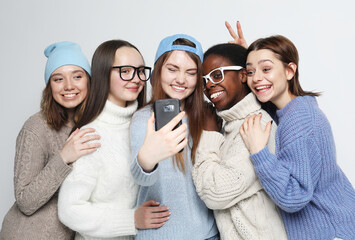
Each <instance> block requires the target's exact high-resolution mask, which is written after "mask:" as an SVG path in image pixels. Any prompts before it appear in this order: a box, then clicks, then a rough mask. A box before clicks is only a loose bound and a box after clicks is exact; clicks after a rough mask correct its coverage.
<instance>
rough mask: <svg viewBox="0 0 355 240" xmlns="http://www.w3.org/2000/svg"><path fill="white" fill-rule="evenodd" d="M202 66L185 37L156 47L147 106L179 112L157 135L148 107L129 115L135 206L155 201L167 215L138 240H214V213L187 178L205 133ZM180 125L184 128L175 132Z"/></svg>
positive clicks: (197, 51)
mask: <svg viewBox="0 0 355 240" xmlns="http://www.w3.org/2000/svg"><path fill="white" fill-rule="evenodd" d="M202 61H203V51H202V48H201V44H200V43H199V42H198V41H196V40H195V39H194V38H192V37H190V36H188V35H183V34H177V35H173V36H169V37H166V38H165V39H163V40H162V41H161V42H160V44H159V47H158V50H157V54H156V57H155V61H154V63H155V64H154V71H153V75H152V100H151V103H153V102H154V101H155V100H158V99H164V98H177V99H179V100H180V104H181V108H182V110H183V112H181V113H180V114H179V115H178V116H176V117H175V118H174V119H173V120H171V121H170V122H169V123H168V124H167V125H166V126H164V127H163V128H161V129H160V130H159V131H155V130H154V115H153V114H152V112H153V109H152V105H151V104H149V105H147V106H146V107H144V108H142V109H140V110H138V111H137V112H136V113H135V114H134V115H133V119H132V122H131V139H130V140H131V147H132V148H131V151H132V157H133V162H132V165H131V172H132V175H133V177H134V179H135V180H136V182H137V183H138V184H139V185H141V187H140V189H139V193H138V203H137V204H138V205H140V204H142V203H143V202H144V201H147V200H155V201H156V202H159V203H160V204H161V205H162V206H167V207H169V211H170V213H171V214H170V217H169V220H168V221H167V222H165V223H164V225H163V226H162V227H160V228H157V229H144V230H139V231H138V233H137V235H136V239H169V240H173V239H177V240H180V239H196V240H202V239H218V237H217V236H216V235H218V231H217V227H216V224H215V221H214V217H213V213H212V211H211V210H209V209H208V208H207V207H206V205H205V203H204V202H203V201H202V200H201V199H200V197H199V196H198V195H197V193H196V189H195V186H194V183H193V180H192V175H191V168H192V165H193V161H194V158H195V153H196V148H197V145H198V142H199V139H200V137H201V133H202V130H203V122H202V121H201V120H202V119H203V113H204V112H203V108H204V102H203V82H202V65H201V64H202ZM184 116H185V117H184ZM180 120H182V122H183V124H182V125H181V126H180V127H178V128H176V129H175V130H174V129H173V128H174V127H175V125H176V124H177V123H178V122H179V121H180ZM183 148H184V151H183V152H182V153H179V151H180V150H181V149H183Z"/></svg>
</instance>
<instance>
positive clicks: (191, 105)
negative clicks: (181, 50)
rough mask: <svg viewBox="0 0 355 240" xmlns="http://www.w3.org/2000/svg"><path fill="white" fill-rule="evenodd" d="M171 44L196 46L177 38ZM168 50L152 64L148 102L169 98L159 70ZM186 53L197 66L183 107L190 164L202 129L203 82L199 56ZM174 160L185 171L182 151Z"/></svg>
mask: <svg viewBox="0 0 355 240" xmlns="http://www.w3.org/2000/svg"><path fill="white" fill-rule="evenodd" d="M173 45H186V46H190V47H196V46H195V44H194V43H193V42H191V41H189V40H187V39H184V38H179V39H177V40H175V41H174V42H173ZM171 53H172V52H171V51H170V52H166V53H164V54H163V55H161V56H160V57H159V58H158V60H157V61H156V62H155V64H154V71H153V75H152V99H151V101H150V102H149V103H153V102H154V101H156V100H158V99H165V98H169V96H168V95H167V94H166V93H165V92H164V90H163V88H162V85H161V70H162V67H163V65H164V63H165V62H166V61H167V60H168V58H169V56H170V55H171ZM186 53H187V54H188V55H189V56H190V58H191V59H192V60H193V61H194V62H195V63H196V66H197V82H196V87H195V90H194V91H193V92H192V93H191V95H190V96H188V97H187V98H186V99H185V109H184V111H185V112H186V114H187V116H188V119H189V135H190V136H191V138H192V141H193V143H192V147H191V160H192V164H194V163H195V155H196V149H197V146H198V143H199V141H200V138H201V134H202V130H203V119H204V102H203V82H202V64H201V61H200V58H199V57H198V56H197V55H196V54H194V53H191V52H187V51H186ZM173 159H174V162H175V163H176V165H177V166H178V168H179V169H180V170H182V171H185V162H184V157H183V154H182V153H178V154H175V156H174V157H173Z"/></svg>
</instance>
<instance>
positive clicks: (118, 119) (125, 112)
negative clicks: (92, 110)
mask: <svg viewBox="0 0 355 240" xmlns="http://www.w3.org/2000/svg"><path fill="white" fill-rule="evenodd" d="M137 107H138V102H137V101H133V102H128V105H127V107H125V108H124V107H120V106H117V105H116V104H114V103H113V102H111V101H109V100H107V101H106V104H105V107H104V109H103V110H102V112H101V114H100V115H99V116H98V117H97V120H98V121H100V122H103V123H106V124H110V125H122V124H125V123H129V122H130V121H131V117H132V115H133V113H134V112H135V111H136V110H137Z"/></svg>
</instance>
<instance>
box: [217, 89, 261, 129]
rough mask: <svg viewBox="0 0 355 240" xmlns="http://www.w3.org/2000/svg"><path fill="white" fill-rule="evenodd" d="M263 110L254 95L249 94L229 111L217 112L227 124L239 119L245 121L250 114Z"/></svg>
mask: <svg viewBox="0 0 355 240" xmlns="http://www.w3.org/2000/svg"><path fill="white" fill-rule="evenodd" d="M260 108H261V105H260V103H259V102H258V100H257V99H256V97H255V95H254V94H253V93H249V94H248V95H247V96H245V97H244V98H243V99H242V100H241V101H240V102H238V103H237V104H235V105H234V106H233V107H231V108H230V109H227V110H223V111H220V112H217V114H218V115H219V116H220V117H221V118H223V119H224V120H225V121H226V122H230V121H233V120H238V119H245V118H246V117H247V116H248V115H250V113H253V112H256V111H258V110H259V109H260Z"/></svg>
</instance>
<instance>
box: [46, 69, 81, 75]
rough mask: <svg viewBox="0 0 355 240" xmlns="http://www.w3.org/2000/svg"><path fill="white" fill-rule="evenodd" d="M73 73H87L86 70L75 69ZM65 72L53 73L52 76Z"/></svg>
mask: <svg viewBox="0 0 355 240" xmlns="http://www.w3.org/2000/svg"><path fill="white" fill-rule="evenodd" d="M72 73H85V72H84V70H74V71H73V72H72ZM63 75H64V74H62V73H53V74H52V76H51V77H54V76H63Z"/></svg>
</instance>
